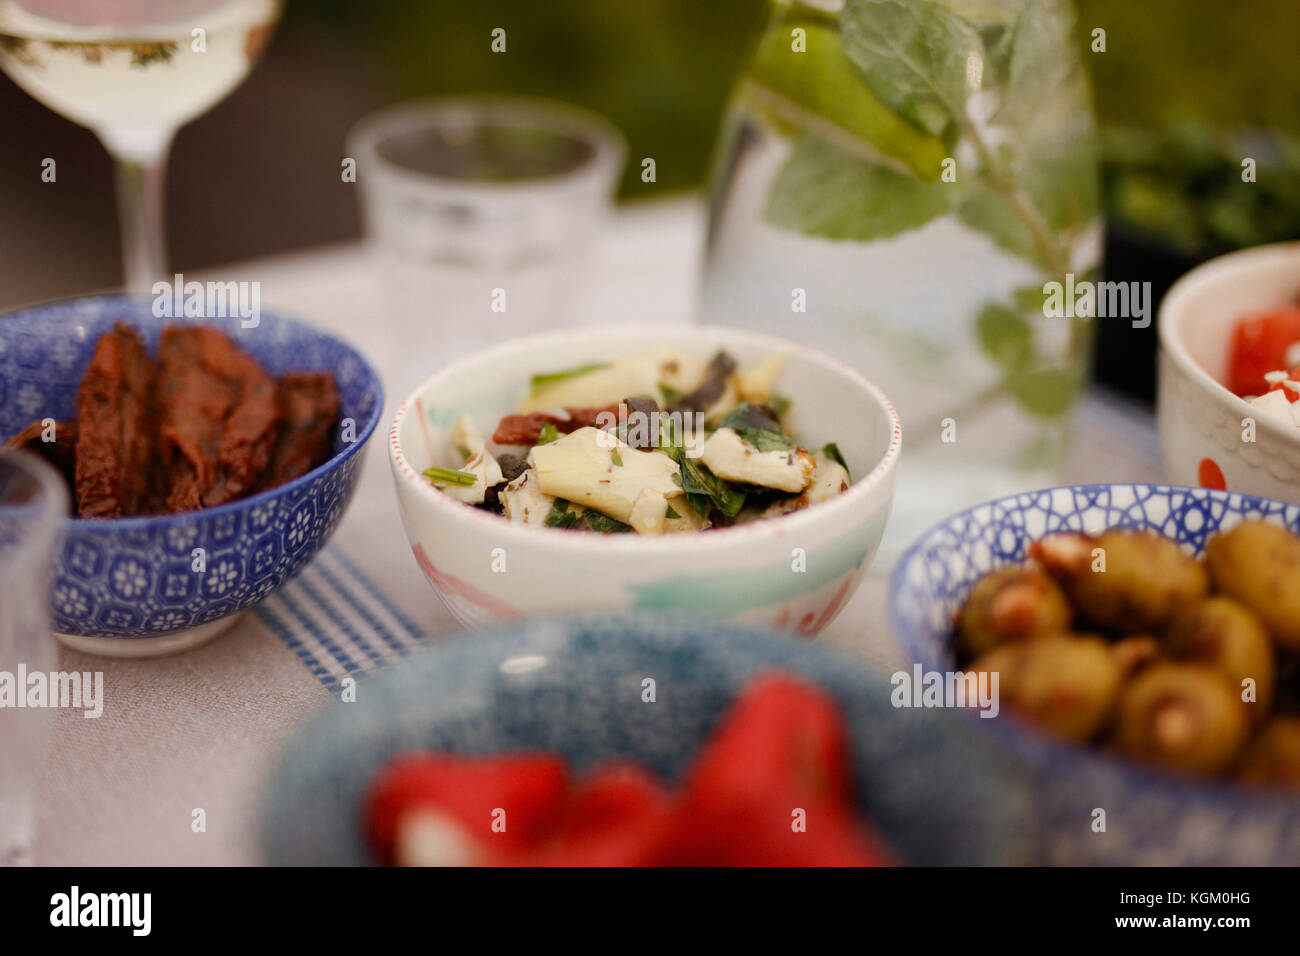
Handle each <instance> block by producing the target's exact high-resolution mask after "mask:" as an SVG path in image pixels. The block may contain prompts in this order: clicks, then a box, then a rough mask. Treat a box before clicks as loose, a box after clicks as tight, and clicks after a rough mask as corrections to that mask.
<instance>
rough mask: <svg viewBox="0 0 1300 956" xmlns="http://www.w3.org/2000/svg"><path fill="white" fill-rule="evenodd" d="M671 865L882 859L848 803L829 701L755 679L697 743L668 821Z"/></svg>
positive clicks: (791, 681)
mask: <svg viewBox="0 0 1300 956" xmlns="http://www.w3.org/2000/svg"><path fill="white" fill-rule="evenodd" d="M674 819H675V826H674V839H673V840H672V845H671V847H670V848H669V849H668V850H667V851H666V854H665V862H668V863H672V864H675V865H702V866H709V865H721V866H725V865H744V866H782V865H784V866H816V865H823V866H873V865H874V866H880V865H887V864H888V863H889V862H890V860H889V855H888V853H887V851H886V850H885V849H884V848H883V846H882V844H880V842H879V841H878V840H877V839H876V838H875V837H873V836H872V835H871V834H870V833H868V832H867V831H866V829H865V827H863V826H862V825H861V824H860V823H859V821H858V819H857V814H856V812H855V808H854V807H853V803H852V787H851V779H850V773H849V747H848V735H847V732H846V729H845V726H844V719H843V717H842V715H841V714H840V712H839V708H838V707H837V706H836V704H835V702H834V701H833V700H832V699H831V698H830V697H829V696H828V695H827V694H826V693H825V692H823V691H821V690H820V689H818V688H816V687H813V686H811V685H809V684H806V683H804V682H803V681H800V680H796V679H795V678H792V677H788V676H784V675H766V676H760V677H758V678H756V679H755V680H754V682H753V683H751V684H750V685H749V687H748V688H747V689H746V690H745V691H744V692H743V693H742V694H741V695H740V697H739V698H738V699H737V701H736V703H735V704H733V705H732V708H731V710H730V711H729V712H728V713H727V715H726V717H724V718H723V721H722V724H721V726H720V727H719V728H718V729H717V730H716V731H715V732H714V735H713V737H712V738H711V739H710V740H709V742H708V743H707V744H706V745H705V747H704V749H703V751H702V752H701V753H700V755H699V757H698V758H697V760H696V764H695V766H694V768H693V769H692V771H691V773H690V775H689V776H688V778H687V781H686V788H685V792H684V796H683V799H682V802H681V804H680V805H679V806H678V808H677V811H676V813H675V815H674Z"/></svg>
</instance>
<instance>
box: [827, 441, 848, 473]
mask: <svg viewBox="0 0 1300 956" xmlns="http://www.w3.org/2000/svg"><path fill="white" fill-rule="evenodd" d="M822 454H823V455H825V456H826V457H827V458H829V459H830V460H831V461H833V462H835V464H837V465H839V466H840V467H841V468H843V469H844V470H845V471H848V470H849V463H848V462H847V461H845V460H844V456H843V455H842V454H840V446H839V445H837V444H835V442H833V441H832V442H827V443H826V444H825V445H823V446H822ZM850 475H852V472H850Z"/></svg>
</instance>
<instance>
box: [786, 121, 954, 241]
mask: <svg viewBox="0 0 1300 956" xmlns="http://www.w3.org/2000/svg"><path fill="white" fill-rule="evenodd" d="M955 195H956V190H955V189H954V188H953V186H952V185H951V184H948V183H944V182H941V181H939V180H936V181H934V182H929V183H927V182H922V181H921V180H919V179H917V178H916V177H914V176H909V175H908V174H906V173H901V172H898V171H897V170H894V169H890V168H889V167H887V166H883V165H881V164H879V163H873V162H871V161H869V160H865V159H860V158H858V157H855V156H850V155H849V154H848V153H846V152H844V151H842V150H840V149H837V148H836V147H834V146H832V145H830V144H829V143H826V142H824V141H823V140H820V139H817V138H815V137H812V136H804V137H801V138H800V139H799V140H798V141H797V142H796V143H795V146H794V150H793V151H792V152H791V154H790V156H789V158H788V159H787V160H786V161H785V164H784V165H783V166H782V167H781V169H780V170H779V171H778V173H777V175H776V178H775V179H774V180H773V183H772V191H771V193H770V194H769V196H768V200H767V207H766V209H765V210H764V212H763V215H764V218H766V219H767V221H768V222H770V223H771V224H772V225H774V226H777V227H778V228H781V229H787V230H791V231H794V232H799V233H803V234H804V235H811V236H822V237H824V238H826V239H836V240H850V241H856V242H867V241H870V240H872V239H884V238H888V237H889V236H896V235H898V234H899V233H903V232H908V231H910V230H912V229H916V228H918V227H920V226H923V225H925V224H926V223H927V222H929V221H930V220H931V219H934V218H936V217H938V216H942V215H944V214H945V213H947V212H948V210H949V209H950V206H951V203H952V201H953V199H954V197H955Z"/></svg>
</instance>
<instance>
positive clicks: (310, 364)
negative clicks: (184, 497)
mask: <svg viewBox="0 0 1300 956" xmlns="http://www.w3.org/2000/svg"><path fill="white" fill-rule="evenodd" d="M151 306H152V299H149V298H132V297H128V296H94V297H90V298H83V299H69V300H66V301H61V302H53V303H48V304H45V305H40V306H36V307H34V308H30V309H24V310H22V311H19V312H14V313H10V314H9V315H7V316H5V317H4V318H3V319H2V320H0V435H4V436H6V437H7V436H9V435H12V434H14V433H15V432H17V431H18V430H19V429H21V428H23V427H24V426H26V425H28V424H29V423H30V422H32V421H34V420H36V419H40V418H47V417H48V418H53V419H55V420H57V421H61V420H64V419H69V418H73V417H74V416H75V408H76V395H77V387H78V385H79V384H80V381H81V375H82V373H83V371H84V370H85V367H86V365H87V363H88V362H89V361H90V356H91V353H92V351H93V350H94V347H95V343H96V342H97V341H98V339H99V336H100V335H101V334H102V333H104V332H106V331H108V330H109V329H110V328H112V326H113V323H115V322H117V321H119V320H121V321H124V322H126V323H127V324H128V325H131V326H134V327H135V328H136V329H138V330H139V332H140V334H141V336H142V337H143V338H144V340H145V343H146V346H147V347H148V348H149V349H150V350H154V349H156V347H157V342H158V336H159V335H160V333H161V331H162V329H163V327H164V326H165V325H169V324H173V323H186V322H188V323H193V322H205V321H211V322H213V323H214V324H219V325H220V327H221V330H222V331H223V332H225V333H226V334H228V335H230V336H232V337H233V338H234V339H235V340H236V341H237V342H238V343H239V344H240V346H241V347H242V348H244V349H245V350H246V351H248V352H249V354H251V355H252V356H253V357H254V358H256V359H257V361H258V362H260V363H261V364H262V366H263V367H264V368H266V369H267V370H268V371H269V372H271V373H272V374H277V375H278V374H280V373H281V372H285V371H289V370H293V369H300V370H309V371H329V372H333V373H334V377H335V380H336V381H337V383H338V387H339V392H340V395H341V397H342V417H343V418H344V419H347V418H351V419H352V420H353V422H354V423H355V427H354V430H353V432H354V436H355V440H354V441H351V442H344V441H342V436H340V439H338V440H337V442H338V443H337V445H336V447H335V449H334V456H333V457H332V458H330V460H329V461H327V462H326V463H325V464H323V465H321V466H320V467H318V468H315V469H313V470H312V471H310V472H308V473H307V474H305V475H303V476H302V477H300V478H297V479H295V480H293V481H291V482H289V483H287V484H285V485H282V486H280V487H279V488H274V489H272V490H270V491H265V492H262V493H260V494H256V495H252V496H250V497H248V498H244V499H242V500H239V501H234V502H231V503H229V504H225V505H221V506H219V507H216V508H209V509H206V510H204V511H196V512H190V513H187V514H177V515H159V516H156V517H141V518H117V519H112V520H82V519H76V518H71V519H68V521H67V522H66V523H65V524H66V529H65V531H66V537H65V542H64V546H63V553H62V555H61V557H60V559H59V560H58V563H57V566H56V568H55V572H54V588H53V595H54V615H53V617H54V628H55V631H56V632H58V633H59V636H60V637H61V638H62V639H65V641H66V642H67V643H69V644H71V645H73V646H75V647H78V648H81V649H84V650H88V651H91V652H93V653H100V654H113V655H119V656H135V655H151V654H158V653H166V652H169V651H176V650H181V649H184V648H186V647H190V646H193V645H194V644H196V643H200V642H201V641H202V640H204V639H207V638H208V637H211V636H213V635H214V634H215V633H218V632H219V631H220V630H222V629H223V628H224V627H225V626H226V624H227V622H226V621H224V620H223V619H226V618H229V616H230V615H232V614H235V613H237V612H239V611H242V610H244V609H245V608H247V607H251V606H252V605H253V604H256V603H257V602H258V601H260V600H262V599H263V598H264V597H266V596H267V595H268V594H270V593H271V592H272V591H274V590H276V589H277V588H278V587H280V586H281V585H282V584H284V583H285V582H286V581H288V580H289V579H290V578H292V577H293V576H294V575H295V574H297V573H298V571H300V570H301V569H302V567H303V566H304V565H305V564H306V563H307V562H308V561H310V560H311V558H312V556H313V555H315V553H316V552H317V551H318V550H320V547H321V545H323V544H324V543H325V541H326V539H327V538H328V537H329V536H330V534H331V532H333V530H334V527H335V525H337V524H338V521H339V518H340V517H341V516H342V515H343V510H344V508H346V507H347V503H348V500H349V499H350V498H351V496H352V491H353V489H354V487H355V486H356V481H357V478H358V476H359V472H358V469H359V467H360V464H361V458H360V456H359V455H358V454H357V452H358V451H359V450H360V449H361V446H362V445H364V444H365V443H366V440H367V439H368V438H369V437H370V435H371V433H372V432H373V431H374V429H375V425H376V424H377V423H378V421H379V416H380V413H381V411H382V409H383V390H382V388H381V386H380V383H379V379H378V377H377V375H376V374H375V371H374V370H373V369H372V368H371V367H370V365H369V364H368V363H367V362H366V360H365V359H364V358H362V357H361V356H360V355H359V354H358V353H357V352H356V351H355V350H353V349H352V348H351V347H350V346H348V345H346V344H344V343H343V342H341V341H339V340H338V339H336V338H333V337H331V336H329V335H326V334H325V333H324V332H319V331H316V330H315V329H312V328H311V327H309V326H307V325H303V324H302V323H299V322H294V321H291V320H289V319H284V318H280V317H277V316H273V315H268V314H265V313H263V314H262V316H261V322H260V324H259V325H257V326H256V327H254V328H247V329H246V328H242V327H241V324H240V322H239V321H238V320H231V319H213V320H205V319H192V318H191V319H171V318H158V317H155V316H154V315H153V313H152V308H151ZM198 548H202V549H203V551H202V552H201V556H202V558H203V560H202V561H197V560H196V551H195V549H198ZM196 568H199V569H201V570H196Z"/></svg>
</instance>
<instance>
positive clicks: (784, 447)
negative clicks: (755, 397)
mask: <svg viewBox="0 0 1300 956" xmlns="http://www.w3.org/2000/svg"><path fill="white" fill-rule="evenodd" d="M767 423H771V424H775V422H773V421H772V418H771V416H769V415H768V414H767V411H766V410H764V409H760V408H757V407H755V406H753V405H751V404H750V403H749V402H741V403H740V404H739V405H737V406H736V407H735V408H733V409H732V410H731V411H729V412H727V414H726V415H724V416H723V417H722V420H721V421H719V422H718V427H719V428H730V429H731V430H732V431H734V432H735V433H736V434H738V435H739V436H740V437H741V438H743V439H744V440H745V441H747V442H749V443H750V444H751V445H753V446H754V447H755V448H757V449H758V450H759V451H789V450H790V449H791V448H794V447H795V443H794V440H793V439H791V438H789V437H788V436H786V435H785V434H783V433H782V432H780V431H779V430H776V429H772V428H767V427H765V424H767Z"/></svg>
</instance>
